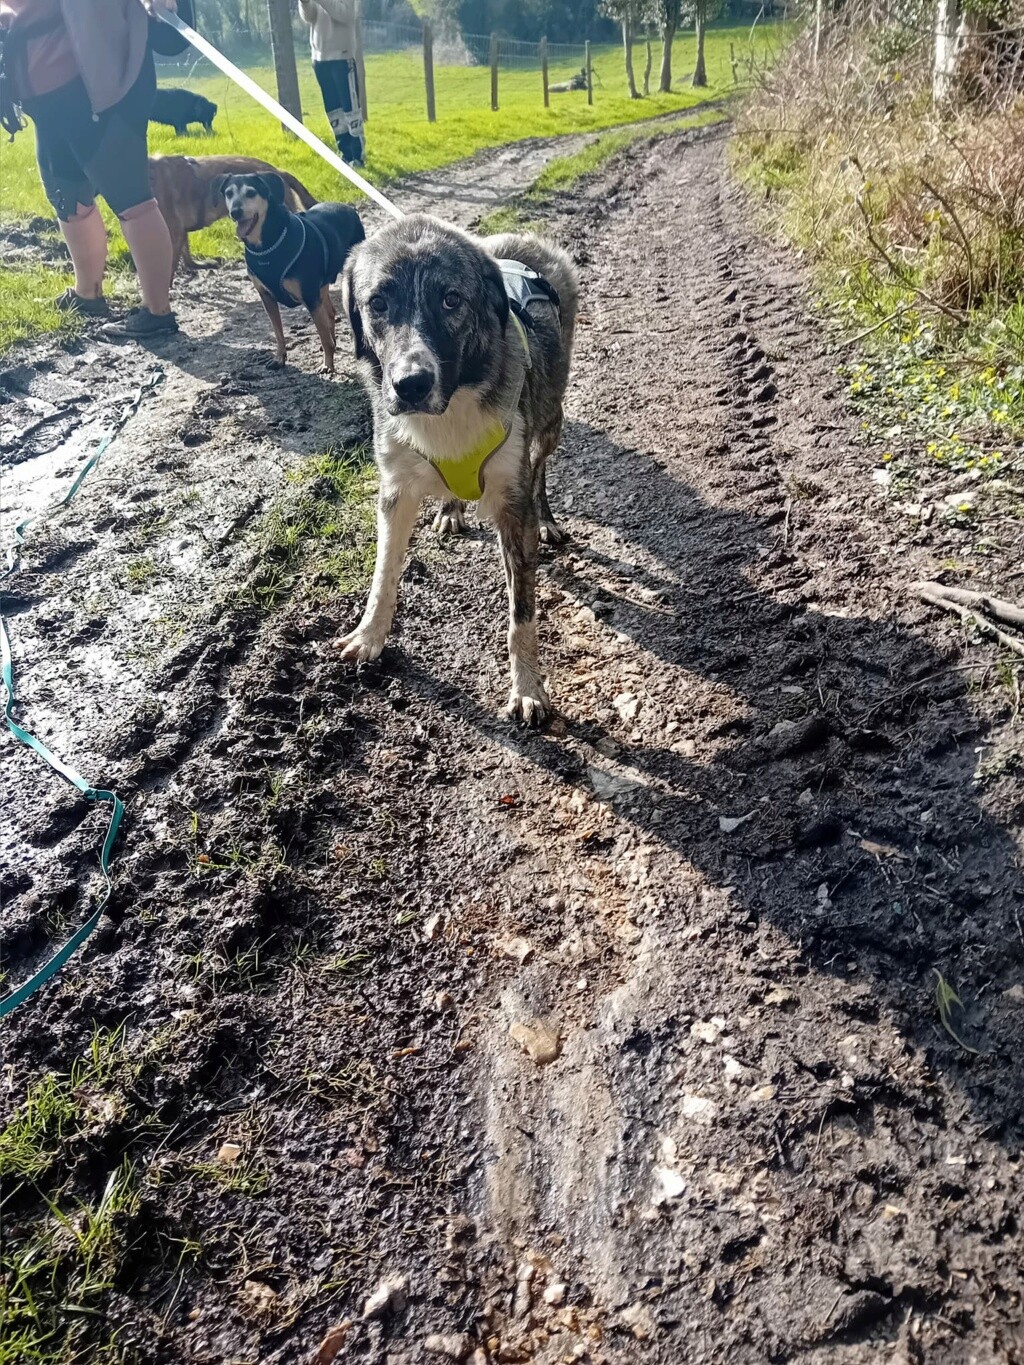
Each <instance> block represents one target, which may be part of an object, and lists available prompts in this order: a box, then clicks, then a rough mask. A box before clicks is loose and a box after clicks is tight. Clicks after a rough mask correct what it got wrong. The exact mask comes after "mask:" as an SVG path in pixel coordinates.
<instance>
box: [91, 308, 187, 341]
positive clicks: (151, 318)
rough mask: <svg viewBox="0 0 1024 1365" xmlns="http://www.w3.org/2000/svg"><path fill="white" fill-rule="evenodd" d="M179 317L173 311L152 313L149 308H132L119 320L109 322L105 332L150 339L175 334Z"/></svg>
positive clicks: (114, 335) (119, 335) (109, 335)
mask: <svg viewBox="0 0 1024 1365" xmlns="http://www.w3.org/2000/svg"><path fill="white" fill-rule="evenodd" d="M177 330H178V319H177V318H176V317H175V316H174V314H173V313H151V312H150V311H149V309H148V308H130V309H129V310H128V312H127V313H126V315H125V316H124V317H123V318H121V320H120V321H119V322H108V323H107V325H106V327H104V328H103V333H104V335H105V336H108V337H131V338H133V339H134V340H136V341H148V340H149V339H150V338H151V337H165V336H173V335H174V333H175V332H176V331H177Z"/></svg>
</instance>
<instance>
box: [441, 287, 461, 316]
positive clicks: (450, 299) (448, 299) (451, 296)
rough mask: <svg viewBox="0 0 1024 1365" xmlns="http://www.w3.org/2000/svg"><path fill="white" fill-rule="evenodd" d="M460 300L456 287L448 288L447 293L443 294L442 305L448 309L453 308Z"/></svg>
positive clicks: (456, 306)
mask: <svg viewBox="0 0 1024 1365" xmlns="http://www.w3.org/2000/svg"><path fill="white" fill-rule="evenodd" d="M461 302H462V295H461V294H460V293H459V291H458V290H457V289H449V290H448V293H447V294H445V296H444V306H445V307H446V308H447V309H448V310H449V311H451V310H452V309H453V308H458V306H459V304H460V303H461Z"/></svg>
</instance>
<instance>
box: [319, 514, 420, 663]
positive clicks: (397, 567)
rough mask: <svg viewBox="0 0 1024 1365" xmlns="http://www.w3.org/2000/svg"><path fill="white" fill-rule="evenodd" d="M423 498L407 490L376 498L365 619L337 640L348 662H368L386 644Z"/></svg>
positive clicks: (338, 646) (336, 644) (337, 646)
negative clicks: (373, 550)
mask: <svg viewBox="0 0 1024 1365" xmlns="http://www.w3.org/2000/svg"><path fill="white" fill-rule="evenodd" d="M419 511H420V499H419V498H418V497H410V496H409V494H408V493H402V492H392V493H384V492H382V493H381V494H380V496H379V497H378V499H377V561H376V563H375V565H374V569H373V582H372V583H371V584H370V596H369V597H368V598H367V600H366V610H365V611H364V612H363V617H362V620H361V621H360V622H359V624H358V626H356V628H355V630H353V631H352V632H351V634H349V635H345V636H342V638H341V639H340V640H336V641H335V644H334V647H335V649H337V650H340V651H341V657H342V658H343V659H344V660H345V661H346V663H368V662H369V661H370V660H371V659H376V658H377V656H378V655H379V654H380V652H381V650H382V649H383V648H384V641H385V640H386V639H387V638H388V632H389V631H390V630H391V622H392V621H393V620H394V616H395V607H396V605H397V603H398V583H399V580H400V579H401V577H402V569H403V568H404V566H405V556H406V554H407V552H408V549H409V541H410V540H411V539H412V533H413V528H414V527H415V525H416V518H417V517H418V516H419Z"/></svg>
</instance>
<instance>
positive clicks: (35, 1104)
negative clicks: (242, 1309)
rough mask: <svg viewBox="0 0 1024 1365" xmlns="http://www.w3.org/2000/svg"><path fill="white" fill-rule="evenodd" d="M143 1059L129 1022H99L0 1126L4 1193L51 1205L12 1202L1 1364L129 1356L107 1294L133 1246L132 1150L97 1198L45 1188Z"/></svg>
mask: <svg viewBox="0 0 1024 1365" xmlns="http://www.w3.org/2000/svg"><path fill="white" fill-rule="evenodd" d="M140 1065H141V1063H140V1062H138V1061H137V1060H136V1059H134V1058H132V1057H130V1056H129V1054H128V1052H127V1049H126V1047H125V1041H124V1034H123V1032H122V1030H120V1029H115V1030H112V1031H108V1030H98V1031H97V1032H96V1033H95V1034H94V1036H93V1038H92V1041H91V1043H90V1046H89V1048H88V1050H87V1052H86V1054H85V1055H84V1056H83V1057H81V1058H79V1059H78V1060H77V1061H76V1062H75V1063H74V1065H73V1066H72V1068H71V1072H70V1074H69V1075H67V1076H57V1075H54V1074H49V1075H47V1076H44V1077H42V1078H41V1079H40V1080H38V1081H36V1082H34V1083H33V1084H32V1085H31V1086H29V1089H28V1093H27V1095H26V1098H25V1101H24V1103H23V1104H22V1105H21V1107H20V1108H19V1109H18V1111H17V1113H16V1114H15V1115H14V1116H13V1118H12V1119H11V1120H10V1121H9V1122H8V1124H7V1125H6V1126H5V1128H4V1129H3V1130H2V1131H0V1184H2V1186H3V1190H4V1196H5V1201H10V1200H11V1199H12V1198H15V1197H16V1196H17V1195H18V1194H19V1192H22V1191H24V1190H25V1188H26V1187H27V1186H31V1187H33V1188H34V1190H35V1192H36V1194H37V1196H38V1198H39V1199H40V1200H41V1203H42V1208H43V1210H44V1212H43V1213H42V1216H41V1217H37V1218H35V1219H34V1220H32V1221H30V1222H27V1223H22V1222H20V1221H17V1220H15V1218H14V1217H13V1216H12V1214H11V1213H10V1212H9V1211H7V1212H5V1214H4V1220H5V1229H4V1233H5V1235H4V1239H3V1245H2V1251H0V1269H2V1274H0V1321H2V1322H3V1324H4V1327H3V1332H2V1333H0V1365H22V1363H23V1362H24V1363H25V1365H79V1363H81V1365H85V1362H86V1361H88V1362H90V1363H91V1362H93V1361H102V1362H106V1365H119V1363H120V1362H121V1361H122V1360H123V1356H122V1353H121V1352H120V1350H119V1348H118V1346H117V1343H116V1338H115V1335H114V1334H112V1333H111V1332H110V1331H109V1330H108V1329H107V1328H106V1326H105V1325H104V1323H103V1304H104V1300H105V1296H106V1294H107V1292H108V1291H109V1290H110V1288H111V1287H112V1285H113V1283H114V1281H115V1277H116V1276H117V1275H118V1274H119V1272H120V1271H121V1269H122V1267H123V1265H124V1263H125V1260H126V1258H127V1256H128V1254H129V1252H130V1250H131V1244H132V1230H131V1229H132V1221H133V1218H134V1215H135V1213H136V1212H137V1209H138V1204H139V1194H138V1182H137V1179H136V1175H135V1171H134V1168H133V1166H132V1164H131V1163H130V1162H129V1161H127V1160H125V1161H124V1162H123V1163H122V1164H121V1166H120V1167H119V1168H118V1169H117V1170H115V1171H114V1172H113V1174H112V1175H111V1176H110V1178H109V1179H108V1181H107V1184H106V1186H105V1188H104V1190H103V1193H102V1195H101V1196H100V1197H99V1198H98V1199H97V1200H93V1201H83V1200H81V1199H69V1198H67V1197H62V1196H61V1194H60V1193H59V1192H58V1193H54V1194H48V1193H47V1192H46V1186H47V1183H50V1184H52V1183H53V1177H54V1175H56V1176H57V1179H58V1182H60V1183H63V1180H64V1179H66V1172H61V1170H60V1160H61V1158H62V1156H63V1155H64V1154H65V1153H66V1152H67V1151H68V1150H69V1148H70V1146H71V1144H73V1143H74V1142H75V1141H76V1140H78V1139H80V1138H81V1137H82V1136H83V1135H84V1134H85V1133H86V1132H87V1130H88V1129H89V1128H90V1127H92V1126H94V1125H96V1124H97V1123H99V1124H105V1123H110V1122H111V1121H114V1120H116V1119H119V1118H121V1117H122V1116H123V1115H124V1113H125V1112H126V1105H125V1099H124V1094H125V1090H126V1087H130V1086H131V1085H132V1083H133V1082H134V1081H135V1080H136V1079H137V1076H138V1073H139V1068H140Z"/></svg>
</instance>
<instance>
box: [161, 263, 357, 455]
mask: <svg viewBox="0 0 1024 1365" xmlns="http://www.w3.org/2000/svg"><path fill="white" fill-rule="evenodd" d="M239 285H240V288H241V289H251V286H249V285H248V284H247V282H246V281H245V280H240V281H239ZM334 301H335V307H336V308H338V309H339V316H338V331H337V341H338V350H337V355H336V368H335V373H334V375H333V376H328V375H325V374H323V373H321V372H320V368H319V367H320V365H321V362H322V359H323V353H322V350H321V347H320V343H319V340H318V339H317V336H316V330H315V328H314V326H313V322H312V319H311V318H310V317H309V316H308V314H307V313H306V311H305V309H302V308H299V309H293V310H291V313H290V314H289V316H286V317H285V320H284V321H285V338H286V340H287V342H288V358H287V362H286V364H285V365H284V367H283V368H282V367H280V366H277V365H275V364H274V343H273V337H272V335H271V331H270V323H269V321H268V319H267V315H266V313H265V312H264V309H263V306H262V304H260V302H259V300H258V299H256V298H253V299H252V300H251V301H250V300H248V299H247V298H244V297H243V298H241V299H240V300H239V301H238V302H236V303H234V304H233V305H232V306H231V307H229V308H228V309H227V310H226V311H225V312H224V314H223V315H222V317H221V318H220V321H219V325H218V327H217V329H216V330H215V331H214V332H212V333H211V334H209V335H207V336H201V337H189V336H188V335H184V336H183V337H182V338H181V339H180V340H176V341H175V342H173V343H172V344H171V345H170V346H169V347H167V348H166V349H165V350H162V351H159V352H158V351H157V350H156V348H154V354H155V355H157V357H158V358H160V357H161V355H162V356H164V358H165V359H166V363H168V364H171V365H173V366H175V367H176V368H177V369H180V370H182V371H183V372H184V373H185V374H188V375H190V376H191V377H192V378H193V379H196V380H198V381H199V382H200V383H203V384H208V385H210V387H211V390H212V391H213V392H217V391H219V392H221V393H223V394H225V396H226V397H227V398H230V399H237V398H238V397H239V396H251V397H252V398H255V399H256V400H257V401H258V402H259V404H260V406H261V407H262V409H263V415H262V418H261V419H260V424H261V426H262V428H263V429H264V430H265V433H266V435H267V436H268V437H269V438H272V439H273V440H275V441H276V442H278V443H279V444H280V445H281V446H283V447H284V448H285V449H288V450H299V451H304V450H306V449H307V448H308V447H309V446H310V444H311V440H312V443H313V444H320V445H323V444H324V443H325V442H328V441H329V442H330V443H331V444H337V443H339V442H341V441H344V440H345V439H348V438H351V437H352V436H353V427H355V428H362V427H366V428H367V430H368V428H369V421H370V418H369V405H368V404H367V401H366V398H365V395H364V392H363V389H362V387H361V386H360V385H359V384H358V382H357V381H356V378H355V373H354V369H353V361H352V358H351V353H352V349H353V347H352V337H351V334H350V332H349V328H348V323H347V322H346V321H345V319H344V317H343V316H342V314H341V313H340V300H339V298H338V295H337V291H335V294H334ZM254 434H255V433H254Z"/></svg>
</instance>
